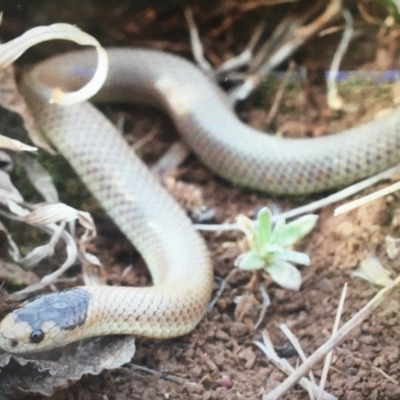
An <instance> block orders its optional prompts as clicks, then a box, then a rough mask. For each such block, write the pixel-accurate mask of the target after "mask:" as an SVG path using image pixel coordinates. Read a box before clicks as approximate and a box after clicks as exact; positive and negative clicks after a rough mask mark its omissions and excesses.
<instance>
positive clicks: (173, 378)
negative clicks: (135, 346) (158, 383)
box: [129, 364, 196, 385]
mask: <svg viewBox="0 0 400 400" xmlns="http://www.w3.org/2000/svg"><path fill="white" fill-rule="evenodd" d="M129 365H130V366H131V367H132V368H135V369H138V370H139V371H144V372H147V373H148V374H151V375H155V376H159V377H160V378H163V379H167V380H169V381H172V382H176V383H180V384H184V385H196V383H195V382H190V381H188V380H186V379H182V378H179V377H178V376H174V375H171V374H166V373H164V372H160V371H156V370H154V369H151V368H147V367H143V366H141V365H137V364H129Z"/></svg>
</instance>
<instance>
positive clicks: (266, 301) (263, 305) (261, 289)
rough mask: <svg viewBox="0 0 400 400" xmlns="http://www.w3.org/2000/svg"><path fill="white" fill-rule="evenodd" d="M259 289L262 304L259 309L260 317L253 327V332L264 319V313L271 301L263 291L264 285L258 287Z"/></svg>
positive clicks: (264, 290)
mask: <svg viewBox="0 0 400 400" xmlns="http://www.w3.org/2000/svg"><path fill="white" fill-rule="evenodd" d="M259 289H260V292H261V297H262V299H263V303H262V308H261V312H260V315H259V317H258V320H257V322H256V323H255V325H254V330H255V331H256V330H257V329H258V328H259V327H260V325H261V322H262V320H263V319H264V317H265V313H266V312H267V309H268V307H269V306H270V305H271V299H270V297H269V295H268V292H267V290H266V289H265V284H264V283H261V284H260V286H259Z"/></svg>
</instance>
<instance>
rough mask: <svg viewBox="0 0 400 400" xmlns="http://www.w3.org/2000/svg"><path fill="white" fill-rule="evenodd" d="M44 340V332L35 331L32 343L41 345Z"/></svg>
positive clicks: (32, 335)
mask: <svg viewBox="0 0 400 400" xmlns="http://www.w3.org/2000/svg"><path fill="white" fill-rule="evenodd" d="M43 339H44V332H43V331H42V330H41V329H35V330H34V331H33V332H32V333H31V343H40V342H41V341H42V340H43Z"/></svg>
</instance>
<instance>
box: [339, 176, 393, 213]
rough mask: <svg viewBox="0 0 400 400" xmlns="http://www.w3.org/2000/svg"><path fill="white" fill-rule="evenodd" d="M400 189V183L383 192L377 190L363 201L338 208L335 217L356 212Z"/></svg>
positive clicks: (362, 199)
mask: <svg viewBox="0 0 400 400" xmlns="http://www.w3.org/2000/svg"><path fill="white" fill-rule="evenodd" d="M399 189H400V182H396V183H394V184H393V185H390V186H387V187H385V188H383V189H381V190H377V191H376V192H374V193H371V194H369V195H368V196H364V197H362V198H361V199H357V200H353V201H350V202H349V203H346V204H343V205H342V206H340V207H338V208H336V210H335V211H334V213H333V214H334V215H339V214H343V213H345V212H347V211H350V210H354V209H355V208H357V207H360V206H362V205H363V204H366V203H369V202H371V201H373V200H376V199H379V198H380V197H383V196H386V195H388V194H390V193H393V192H395V191H396V190H399Z"/></svg>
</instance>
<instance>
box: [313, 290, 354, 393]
mask: <svg viewBox="0 0 400 400" xmlns="http://www.w3.org/2000/svg"><path fill="white" fill-rule="evenodd" d="M346 292H347V283H345V285H344V287H343V291H342V296H341V297H340V301H339V306H338V309H337V313H336V319H335V323H334V325H333V330H332V336H335V334H336V332H337V330H338V328H339V323H340V317H341V315H342V311H343V305H344V300H345V298H346ZM331 360H332V351H330V352H329V353H328V354H327V356H326V359H325V364H324V368H323V369H322V375H321V380H320V382H319V390H318V400H322V394H323V393H324V388H325V383H326V378H327V376H328V371H329V366H330V365H331Z"/></svg>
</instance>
